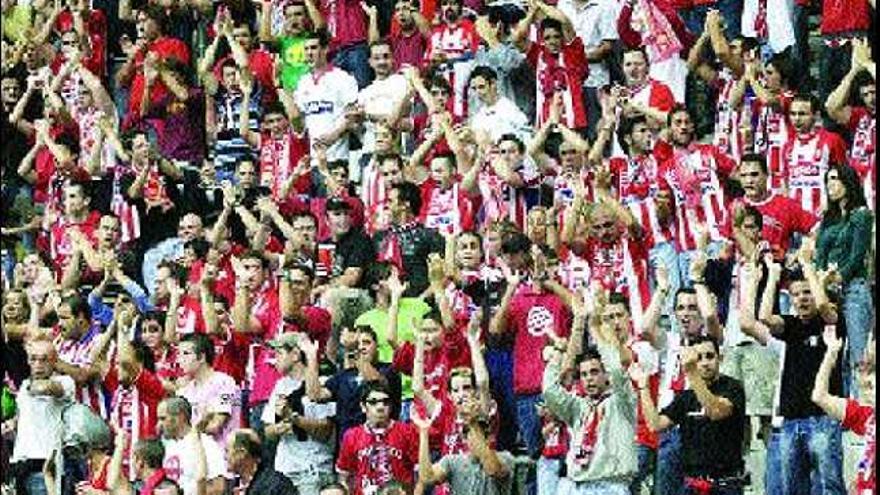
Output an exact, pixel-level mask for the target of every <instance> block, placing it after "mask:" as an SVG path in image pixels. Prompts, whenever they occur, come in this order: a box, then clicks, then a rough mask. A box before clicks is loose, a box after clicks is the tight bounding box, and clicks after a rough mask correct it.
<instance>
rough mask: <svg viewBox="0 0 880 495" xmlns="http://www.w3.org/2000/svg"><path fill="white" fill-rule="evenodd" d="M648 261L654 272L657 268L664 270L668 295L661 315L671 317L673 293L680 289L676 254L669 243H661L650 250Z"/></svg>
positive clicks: (673, 301)
mask: <svg viewBox="0 0 880 495" xmlns="http://www.w3.org/2000/svg"><path fill="white" fill-rule="evenodd" d="M648 259H649V260H650V263H651V268H653V269H654V270H656V269H657V267H658V266H662V267H664V268H666V272H667V273H668V275H667V278H668V279H669V295H667V296H666V304H664V305H663V314H665V315H671V314H673V308H674V307H675V293H676V292H678V288H679V287H681V271H680V270H679V269H678V266H679V262H678V252H677V251H676V250H675V246H674V245H673V244H672V243H671V242H661V243H660V244H657V245H655V246H654V247H653V248H651V251H650V252H649V253H648ZM654 273H656V272H654Z"/></svg>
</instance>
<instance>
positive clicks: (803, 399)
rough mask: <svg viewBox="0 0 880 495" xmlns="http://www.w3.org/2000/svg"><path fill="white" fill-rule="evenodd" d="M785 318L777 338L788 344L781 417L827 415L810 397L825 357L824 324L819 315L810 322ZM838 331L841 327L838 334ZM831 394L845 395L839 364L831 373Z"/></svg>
mask: <svg viewBox="0 0 880 495" xmlns="http://www.w3.org/2000/svg"><path fill="white" fill-rule="evenodd" d="M783 319H784V321H785V326H784V328H783V331H782V333H781V334H780V335H777V336H776V338H778V339H779V340H781V341H782V342H785V359H784V361H783V363H782V366H783V368H782V383H780V386H781V387H782V390H781V393H780V395H779V414H780V415H781V416H782V417H784V418H787V419H793V418H808V417H811V416H822V415H824V414H825V413H824V412H822V409H820V408H819V406H817V405H816V404H814V403H813V401H812V400H811V399H810V397H811V395H812V393H813V384H814V382H815V380H816V373H817V372H818V371H819V365H820V364H822V358H823V357H824V356H825V350H826V347H825V342H824V341H823V340H822V332H823V331H824V329H825V321H824V320H823V319H822V317H821V316H818V315H817V316H815V317H813V318H812V319H810V320H807V321H804V320H801V319H800V318H798V317H796V316H783ZM839 332H840V330H839V327H838V335H839ZM829 391H830V392H831V393H832V394H833V395H837V396H841V395H843V393H842V392H843V385H842V380H841V375H840V362H839V361H838V363H837V365H836V366H835V368H834V370H833V371H832V372H831V381H830V383H829Z"/></svg>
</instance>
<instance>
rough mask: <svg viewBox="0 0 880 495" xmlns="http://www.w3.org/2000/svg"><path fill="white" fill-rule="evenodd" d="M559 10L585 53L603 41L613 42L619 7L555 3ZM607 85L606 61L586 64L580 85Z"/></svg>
mask: <svg viewBox="0 0 880 495" xmlns="http://www.w3.org/2000/svg"><path fill="white" fill-rule="evenodd" d="M557 7H558V8H559V10H561V11H562V13H563V14H565V15H566V17H568V18H569V19H570V20H571V23H572V25H573V26H574V32H575V34H577V36H578V37H579V38H580V39H581V41H582V42H583V43H584V49H585V50H594V49H596V48H597V47H598V46H599V45H601V44H602V42H603V41H615V40H617V38H618V35H617V18H618V17H620V8H621V7H620V4H619V2H615V1H613V0H586V1H584V0H559V3H558V4H557ZM610 82H611V73H610V72H609V71H608V64H607V61H602V62H590V73H589V75H588V76H587V78H586V79H585V80H584V86H587V87H589V88H599V87H602V86H605V85H606V84H609V83H610Z"/></svg>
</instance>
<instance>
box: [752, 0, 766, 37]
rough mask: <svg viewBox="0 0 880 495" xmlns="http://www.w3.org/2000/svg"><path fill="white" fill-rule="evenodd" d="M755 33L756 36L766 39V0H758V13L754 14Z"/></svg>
mask: <svg viewBox="0 0 880 495" xmlns="http://www.w3.org/2000/svg"><path fill="white" fill-rule="evenodd" d="M755 33H757V34H758V38H760V39H764V40H766V39H767V36H768V29H767V0H758V15H756V16H755Z"/></svg>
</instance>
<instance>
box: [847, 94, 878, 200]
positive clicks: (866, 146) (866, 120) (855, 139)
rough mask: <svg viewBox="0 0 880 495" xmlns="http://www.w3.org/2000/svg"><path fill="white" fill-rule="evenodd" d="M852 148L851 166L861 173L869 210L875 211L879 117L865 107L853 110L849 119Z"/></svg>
mask: <svg viewBox="0 0 880 495" xmlns="http://www.w3.org/2000/svg"><path fill="white" fill-rule="evenodd" d="M849 130H850V132H851V133H852V147H851V148H850V150H849V166H850V167H852V168H853V169H854V170H855V171H856V172H858V173H859V177H861V178H862V187H863V188H864V190H865V199H866V200H867V201H868V208H870V209H871V211H873V210H874V201H876V198H877V193H876V191H877V168H876V166H877V164H876V157H875V156H874V153H875V152H876V150H877V117H876V116H875V115H874V114H873V113H870V112H868V110H867V109H866V108H864V107H856V108H853V109H852V112H851V113H850V119H849Z"/></svg>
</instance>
